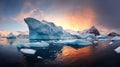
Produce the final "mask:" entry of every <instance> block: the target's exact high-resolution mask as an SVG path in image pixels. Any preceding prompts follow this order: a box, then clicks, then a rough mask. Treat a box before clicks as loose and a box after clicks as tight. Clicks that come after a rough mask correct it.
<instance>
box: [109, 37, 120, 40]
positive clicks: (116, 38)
mask: <svg viewBox="0 0 120 67" xmlns="http://www.w3.org/2000/svg"><path fill="white" fill-rule="evenodd" d="M111 40H112V41H116V40H119V41H120V36H115V37H113V38H112V39H111Z"/></svg>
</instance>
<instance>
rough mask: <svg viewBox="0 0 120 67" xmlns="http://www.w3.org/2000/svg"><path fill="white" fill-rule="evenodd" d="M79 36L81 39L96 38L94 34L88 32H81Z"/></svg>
mask: <svg viewBox="0 0 120 67" xmlns="http://www.w3.org/2000/svg"><path fill="white" fill-rule="evenodd" d="M79 36H80V37H81V38H82V39H96V36H95V35H94V34H90V33H81V34H80V35H79Z"/></svg>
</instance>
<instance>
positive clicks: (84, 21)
mask: <svg viewBox="0 0 120 67" xmlns="http://www.w3.org/2000/svg"><path fill="white" fill-rule="evenodd" d="M55 16H56V17H53V16H48V17H45V20H48V21H53V22H54V23H55V24H56V25H58V26H62V27H63V28H64V29H70V30H74V31H82V30H85V29H88V28H90V27H91V26H93V25H94V20H95V12H94V10H93V9H92V8H91V7H89V6H87V7H86V8H84V9H83V10H80V9H79V8H78V10H77V11H74V12H72V13H67V14H65V15H64V16H59V17H58V15H55Z"/></svg>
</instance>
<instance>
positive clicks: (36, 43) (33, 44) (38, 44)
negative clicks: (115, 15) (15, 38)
mask: <svg viewBox="0 0 120 67" xmlns="http://www.w3.org/2000/svg"><path fill="white" fill-rule="evenodd" d="M48 46H49V44H48V43H47V42H44V41H41V42H35V43H34V42H33V43H24V44H18V45H17V47H19V48H22V47H26V48H27V47H28V48H29V47H48Z"/></svg>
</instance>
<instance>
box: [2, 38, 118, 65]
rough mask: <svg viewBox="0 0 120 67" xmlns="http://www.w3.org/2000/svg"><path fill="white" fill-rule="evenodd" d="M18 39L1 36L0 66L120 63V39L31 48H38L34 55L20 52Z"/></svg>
mask: <svg viewBox="0 0 120 67" xmlns="http://www.w3.org/2000/svg"><path fill="white" fill-rule="evenodd" d="M19 41H20V42H29V41H28V40H19ZM17 43H19V42H18V40H7V39H5V38H2V39H0V44H1V45H0V54H1V55H0V67H1V66H2V67H11V66H12V67H120V54H117V53H116V52H115V51H114V49H115V48H117V47H118V46H120V42H116V43H114V44H113V45H109V44H108V43H109V41H105V42H102V43H98V44H97V45H90V46H79V47H78V46H70V45H64V46H54V45H52V44H50V46H49V47H48V48H31V49H35V50H36V53H35V54H34V55H29V54H23V53H21V52H19V50H20V49H19V48H16V46H15V44H17ZM39 57H42V59H41V58H39Z"/></svg>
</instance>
